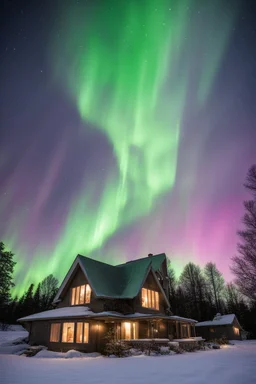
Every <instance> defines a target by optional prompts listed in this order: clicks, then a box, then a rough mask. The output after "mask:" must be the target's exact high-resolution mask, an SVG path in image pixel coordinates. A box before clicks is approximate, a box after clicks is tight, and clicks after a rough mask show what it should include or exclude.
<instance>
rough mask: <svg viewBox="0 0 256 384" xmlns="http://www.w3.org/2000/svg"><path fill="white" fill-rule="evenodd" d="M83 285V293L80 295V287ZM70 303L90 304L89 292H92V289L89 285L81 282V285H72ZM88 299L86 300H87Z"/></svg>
mask: <svg viewBox="0 0 256 384" xmlns="http://www.w3.org/2000/svg"><path fill="white" fill-rule="evenodd" d="M83 287H84V290H83V295H82V296H81V292H82V288H83ZM70 291H71V292H70V305H71V306H72V307H73V306H76V305H84V304H90V302H91V294H92V289H91V287H90V284H88V283H86V284H82V285H77V286H75V287H72V288H71V290H70ZM87 299H88V300H87Z"/></svg>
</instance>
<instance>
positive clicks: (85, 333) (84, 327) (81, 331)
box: [76, 323, 89, 343]
mask: <svg viewBox="0 0 256 384" xmlns="http://www.w3.org/2000/svg"><path fill="white" fill-rule="evenodd" d="M88 340H89V323H77V324H76V342H77V343H88Z"/></svg>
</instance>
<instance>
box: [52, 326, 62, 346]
mask: <svg viewBox="0 0 256 384" xmlns="http://www.w3.org/2000/svg"><path fill="white" fill-rule="evenodd" d="M50 341H51V342H53V343H58V342H59V341H60V323H55V324H51V335H50Z"/></svg>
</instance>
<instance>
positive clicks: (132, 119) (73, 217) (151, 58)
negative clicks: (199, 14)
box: [14, 0, 234, 293]
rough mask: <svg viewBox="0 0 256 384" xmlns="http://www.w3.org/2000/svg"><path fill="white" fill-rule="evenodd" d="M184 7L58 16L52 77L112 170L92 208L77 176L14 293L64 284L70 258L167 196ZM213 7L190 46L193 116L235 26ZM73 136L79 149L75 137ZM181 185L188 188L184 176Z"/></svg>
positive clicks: (90, 186) (186, 67)
mask: <svg viewBox="0 0 256 384" xmlns="http://www.w3.org/2000/svg"><path fill="white" fill-rule="evenodd" d="M191 3H192V2H191V1H189V0H178V1H168V0H139V1H138V0H130V1H120V0H117V1H107V0H106V1H104V2H102V4H101V5H99V4H98V2H97V1H96V2H95V4H94V5H92V6H90V9H88V11H87V12H86V9H84V6H81V7H80V8H79V6H77V7H73V8H72V7H70V6H68V5H67V4H66V5H65V6H64V7H63V13H62V16H63V17H62V18H60V19H59V23H60V24H61V28H62V30H63V31H65V33H64V35H65V38H64V39H62V40H63V41H60V39H59V38H58V37H56V38H55V39H54V42H53V44H52V46H51V52H52V53H51V55H52V62H53V63H54V66H53V68H54V74H55V77H56V79H57V81H59V83H60V84H62V86H63V83H64V88H65V89H68V92H69V95H70V96H71V97H72V99H73V100H74V102H75V104H76V106H77V110H78V111H79V114H80V116H81V118H82V120H84V122H87V123H90V125H92V126H93V127H94V129H95V130H100V131H101V132H102V134H103V135H106V137H107V138H108V140H109V142H110V144H111V146H112V147H113V152H114V155H115V159H116V169H115V170H114V171H113V170H111V171H109V174H108V178H107V180H106V182H105V186H104V189H103V190H102V191H101V194H100V199H99V201H98V203H97V205H96V206H95V202H94V201H93V198H94V194H95V191H97V189H98V186H97V182H96V180H91V179H90V180H88V179H87V178H86V176H85V178H84V186H83V188H82V189H81V190H80V191H79V193H78V195H77V197H76V199H75V200H74V202H73V204H72V205H71V206H70V207H69V211H68V214H67V218H66V223H65V225H64V227H63V229H62V231H61V233H60V236H59V240H58V241H57V243H56V244H55V247H54V249H48V250H47V251H46V247H45V246H40V247H39V248H38V251H37V254H36V255H35V257H34V259H33V261H32V263H31V264H30V268H29V269H28V271H27V274H26V275H25V278H24V279H23V281H22V282H21V281H19V282H18V285H17V288H16V292H14V293H20V292H22V291H23V290H24V289H25V288H26V287H27V285H28V284H29V283H30V282H31V281H33V282H34V283H38V282H39V281H40V280H41V279H42V278H44V277H45V276H46V275H47V274H49V273H53V274H55V275H56V276H58V277H59V278H61V277H63V274H64V273H65V272H66V271H67V269H68V267H69V266H70V264H71V262H72V260H73V259H74V257H75V255H76V254H77V253H82V254H87V255H88V254H89V253H91V252H92V251H94V250H96V249H100V248H101V247H102V246H103V245H104V243H105V242H106V241H107V240H108V239H109V238H110V237H111V236H112V235H113V234H115V233H116V232H117V231H118V230H120V229H121V228H124V227H125V226H127V225H129V224H131V223H132V222H134V221H135V220H137V219H139V218H141V217H143V216H145V215H147V214H148V213H149V212H151V211H152V210H153V209H154V207H155V202H156V201H157V199H158V198H159V197H161V196H163V195H164V194H166V193H167V192H169V191H171V190H172V188H173V186H174V184H175V178H176V172H177V162H178V154H179V142H180V137H181V134H182V131H181V127H182V119H183V115H184V110H185V108H186V102H187V100H186V97H187V90H188V88H189V86H190V62H189V58H188V51H189V52H191V49H192V48H191V47H189V34H190V19H189V15H190V7H191ZM194 3H196V2H194ZM214 3H215V4H214V5H213V4H210V3H209V5H208V6H209V7H210V8H211V12H217V16H216V17H215V18H214V20H213V21H208V24H207V31H205V33H204V35H203V36H202V35H200V36H198V37H197V38H198V40H199V42H197V43H196V45H197V44H202V45H204V46H205V47H206V46H207V45H208V46H207V52H208V55H204V56H202V58H201V70H200V77H199V78H198V94H197V95H195V97H196V98H197V100H198V106H199V107H203V105H204V103H205V102H206V100H207V97H208V95H209V94H210V91H211V87H212V84H213V81H214V78H215V74H216V73H217V70H218V67H219V65H220V63H221V59H222V56H223V53H224V51H225V47H226V45H227V43H228V40H229V35H230V31H231V30H232V25H233V21H234V15H228V16H227V15H226V16H225V15H223V14H222V15H221V17H220V16H219V15H218V9H220V4H221V3H220V2H219V1H215V2H214ZM97 4H98V5H97ZM218 17H219V18H218ZM217 18H218V28H216V19H217ZM58 27H60V25H58ZM56 29H57V28H56ZM213 34H214V36H213ZM193 44H195V43H193ZM81 137H82V139H83V140H85V135H84V138H83V133H81ZM189 179H191V182H193V176H191V175H190V176H189ZM161 251H164V250H161ZM113 254H114V253H113ZM46 255H47V256H46ZM108 256H109V255H105V260H106V261H107V262H114V261H120V262H121V261H122V260H120V258H122V256H123V255H120V256H119V260H114V259H113V256H112V258H111V257H109V258H108ZM138 256H139V255H138ZM46 257H48V259H47V258H46ZM20 261H21V260H20V258H19V263H18V265H17V271H16V272H17V274H19V273H21V270H22V273H23V276H24V265H21V264H20ZM102 261H103V260H102ZM60 265H61V268H60Z"/></svg>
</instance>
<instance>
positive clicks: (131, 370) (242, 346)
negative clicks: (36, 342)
mask: <svg viewBox="0 0 256 384" xmlns="http://www.w3.org/2000/svg"><path fill="white" fill-rule="evenodd" d="M255 356H256V340H254V342H251V343H249V342H247V341H242V342H241V343H239V344H238V345H236V346H234V347H233V348H232V349H231V348H229V349H220V350H210V351H208V352H207V353H205V352H200V351H199V352H197V353H186V354H182V355H175V356H158V357H153V356H143V355H142V356H138V357H128V358H125V359H107V358H99V359H82V358H75V359H67V360H63V359H46V358H45V359H39V358H32V357H31V358H25V357H20V356H15V355H3V356H1V358H0V372H1V378H0V381H1V380H2V382H3V383H5V384H35V383H36V384H56V383H61V384H70V383H72V384H81V383H85V384H119V383H122V384H142V383H146V384H156V383H179V384H206V383H207V384H216V383H218V384H227V383H232V384H253V383H255V377H256V364H255Z"/></svg>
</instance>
